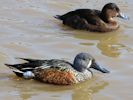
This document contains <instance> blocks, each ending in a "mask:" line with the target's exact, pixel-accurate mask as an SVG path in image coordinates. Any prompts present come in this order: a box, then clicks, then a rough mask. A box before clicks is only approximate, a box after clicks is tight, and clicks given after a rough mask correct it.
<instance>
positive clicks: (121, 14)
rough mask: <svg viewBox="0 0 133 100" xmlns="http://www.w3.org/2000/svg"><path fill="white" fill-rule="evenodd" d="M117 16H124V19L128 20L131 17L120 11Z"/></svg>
mask: <svg viewBox="0 0 133 100" xmlns="http://www.w3.org/2000/svg"><path fill="white" fill-rule="evenodd" d="M117 17H119V18H122V19H125V20H128V19H129V17H128V16H126V15H124V14H123V13H119V15H118V16H117Z"/></svg>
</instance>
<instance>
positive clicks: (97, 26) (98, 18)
mask: <svg viewBox="0 0 133 100" xmlns="http://www.w3.org/2000/svg"><path fill="white" fill-rule="evenodd" d="M114 17H120V18H123V19H128V17H127V16H125V15H123V14H121V13H120V9H119V7H118V6H117V5H116V4H115V3H108V4H106V5H105V6H104V7H103V9H102V10H101V11H99V10H95V9H77V10H75V11H70V12H68V13H66V14H64V15H57V16H55V18H57V19H60V20H62V21H63V24H64V25H68V26H70V27H72V28H75V29H82V30H90V31H98V32H109V31H112V30H116V29H118V28H119V25H118V23H117V22H116V21H115V20H114V19H113V18H114Z"/></svg>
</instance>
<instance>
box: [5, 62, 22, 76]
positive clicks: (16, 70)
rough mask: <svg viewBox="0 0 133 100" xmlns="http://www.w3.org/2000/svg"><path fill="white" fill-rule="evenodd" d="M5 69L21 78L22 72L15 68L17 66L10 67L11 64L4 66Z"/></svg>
mask: <svg viewBox="0 0 133 100" xmlns="http://www.w3.org/2000/svg"><path fill="white" fill-rule="evenodd" d="M5 65H6V66H7V67H9V68H10V69H11V70H12V71H13V72H14V73H15V74H16V75H17V76H19V77H23V73H24V72H23V71H21V70H19V69H18V68H17V67H18V64H14V65H11V64H5Z"/></svg>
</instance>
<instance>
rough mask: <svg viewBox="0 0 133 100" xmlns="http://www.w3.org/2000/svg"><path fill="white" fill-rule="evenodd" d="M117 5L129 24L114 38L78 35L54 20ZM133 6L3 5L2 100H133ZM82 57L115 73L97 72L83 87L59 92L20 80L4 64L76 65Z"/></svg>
mask: <svg viewBox="0 0 133 100" xmlns="http://www.w3.org/2000/svg"><path fill="white" fill-rule="evenodd" d="M107 2H115V3H117V4H118V5H119V6H120V8H121V11H123V12H124V13H126V14H127V15H128V16H129V17H130V20H129V21H123V20H120V19H118V20H119V23H120V24H121V28H120V29H119V30H117V31H114V32H110V33H108V34H98V33H95V34H94V33H92V32H86V31H79V30H73V29H71V28H69V27H66V26H64V25H62V23H61V22H60V21H59V20H57V19H55V18H54V17H53V16H54V15H57V14H64V13H65V12H67V11H70V10H74V9H76V8H94V7H95V8H96V9H101V8H102V6H103V5H104V4H105V3H107ZM132 5H133V2H132V0H125V1H123V0H117V1H116V0H111V1H109V0H106V1H104V0H94V1H92V0H56V1H55V0H1V1H0V99H1V100H14V99H15V100H36V99H39V100H44V99H45V100H132V99H133V92H132V89H133V79H132V76H133V70H132V69H133V61H132V58H133V45H132V43H133V34H132V31H133V24H132V23H133V20H132V16H133V12H132V11H133V7H132ZM79 52H88V53H90V54H92V55H93V56H94V57H95V58H96V60H97V62H98V63H99V64H100V65H102V66H105V67H107V68H108V69H109V70H110V71H111V73H110V74H101V73H99V72H96V71H95V72H94V77H93V78H92V79H91V80H89V81H86V82H83V83H81V84H77V85H72V86H54V85H48V84H43V83H40V82H37V81H34V80H24V79H21V78H18V77H16V76H15V75H14V74H13V73H12V72H11V70H10V69H8V68H7V67H5V65H4V63H12V64H13V63H20V62H23V61H22V60H18V59H15V57H27V58H38V59H39V58H40V59H52V58H59V59H65V60H68V61H70V62H72V61H73V59H74V56H75V55H76V54H77V53H79Z"/></svg>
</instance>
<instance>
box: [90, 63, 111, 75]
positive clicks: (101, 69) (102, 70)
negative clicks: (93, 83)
mask: <svg viewBox="0 0 133 100" xmlns="http://www.w3.org/2000/svg"><path fill="white" fill-rule="evenodd" d="M91 68H93V69H95V70H97V71H100V72H102V73H109V72H110V71H108V70H107V69H105V68H102V67H100V66H99V65H98V64H97V63H96V62H95V63H93V66H91Z"/></svg>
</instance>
